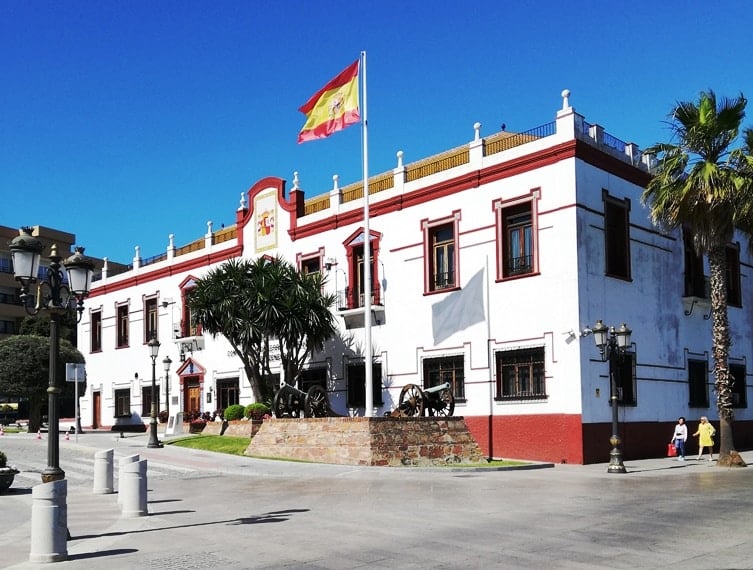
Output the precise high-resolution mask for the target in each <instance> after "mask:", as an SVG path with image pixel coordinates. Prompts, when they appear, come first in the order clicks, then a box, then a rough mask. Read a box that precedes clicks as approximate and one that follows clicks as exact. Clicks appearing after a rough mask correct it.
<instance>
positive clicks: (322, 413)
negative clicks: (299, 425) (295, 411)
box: [303, 385, 329, 418]
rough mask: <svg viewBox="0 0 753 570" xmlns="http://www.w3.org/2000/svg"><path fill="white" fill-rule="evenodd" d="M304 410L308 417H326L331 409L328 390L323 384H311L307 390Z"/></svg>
mask: <svg viewBox="0 0 753 570" xmlns="http://www.w3.org/2000/svg"><path fill="white" fill-rule="evenodd" d="M303 411H304V413H305V414H306V417H307V418H326V417H327V414H328V411H329V402H328V401H327V391H326V390H325V389H324V388H322V387H321V386H316V385H314V386H311V388H309V389H308V390H307V391H306V400H305V402H304V410H303Z"/></svg>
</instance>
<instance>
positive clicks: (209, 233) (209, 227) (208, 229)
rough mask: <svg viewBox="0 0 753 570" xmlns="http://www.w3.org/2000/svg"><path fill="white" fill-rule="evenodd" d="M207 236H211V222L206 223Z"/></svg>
mask: <svg viewBox="0 0 753 570" xmlns="http://www.w3.org/2000/svg"><path fill="white" fill-rule="evenodd" d="M207 235H208V236H210V235H212V220H209V221H208V222H207Z"/></svg>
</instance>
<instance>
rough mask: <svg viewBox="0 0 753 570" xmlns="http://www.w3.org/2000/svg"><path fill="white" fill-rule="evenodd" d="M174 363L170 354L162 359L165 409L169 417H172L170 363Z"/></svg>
mask: <svg viewBox="0 0 753 570" xmlns="http://www.w3.org/2000/svg"><path fill="white" fill-rule="evenodd" d="M172 363H173V361H172V360H170V357H169V356H165V358H164V359H163V360H162V366H164V368H165V411H166V412H167V417H168V418H169V417H170V365H171V364H172Z"/></svg>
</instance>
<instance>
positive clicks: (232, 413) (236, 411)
mask: <svg viewBox="0 0 753 570" xmlns="http://www.w3.org/2000/svg"><path fill="white" fill-rule="evenodd" d="M244 411H245V410H244V408H243V406H241V405H240V404H233V405H232V406H228V407H227V408H225V415H224V417H225V419H226V420H227V421H229V422H230V421H233V420H239V419H241V418H242V417H243V412H244Z"/></svg>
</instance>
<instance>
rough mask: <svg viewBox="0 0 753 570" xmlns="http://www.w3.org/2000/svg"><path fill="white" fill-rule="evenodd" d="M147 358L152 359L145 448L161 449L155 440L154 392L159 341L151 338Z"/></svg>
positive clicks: (155, 399) (155, 397)
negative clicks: (150, 397) (149, 409)
mask: <svg viewBox="0 0 753 570" xmlns="http://www.w3.org/2000/svg"><path fill="white" fill-rule="evenodd" d="M147 346H149V356H151V357H152V417H151V419H150V420H149V443H147V445H146V446H147V447H152V448H154V447H162V444H161V443H160V442H159V440H158V439H157V398H158V396H157V390H156V381H157V378H156V365H157V355H158V354H159V347H160V344H159V341H158V340H157V339H156V338H152V339H151V340H150V341H149V342H148V343H147Z"/></svg>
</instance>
